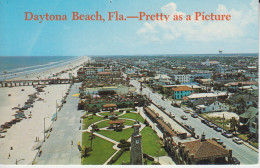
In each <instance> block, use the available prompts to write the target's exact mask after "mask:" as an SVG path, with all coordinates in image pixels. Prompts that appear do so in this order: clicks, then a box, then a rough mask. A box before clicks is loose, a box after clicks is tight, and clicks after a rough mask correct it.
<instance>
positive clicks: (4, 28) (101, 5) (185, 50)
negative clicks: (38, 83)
mask: <svg viewBox="0 0 260 168" xmlns="http://www.w3.org/2000/svg"><path fill="white" fill-rule="evenodd" d="M111 1H112V3H111V2H110V0H76V1H75V0H0V56H84V55H86V56H88V55H151V54H152V55H156V54H214V53H218V50H223V53H258V0H228V1H227V0H210V1H209V0H196V1H193V0H111ZM96 11H98V12H99V14H101V15H102V17H103V18H104V19H106V20H105V22H103V21H96V20H95V21H85V20H84V21H73V20H72V12H78V13H80V14H84V15H87V14H89V15H92V14H95V12H96ZM114 11H118V12H119V14H122V15H124V16H138V15H139V12H145V13H146V14H156V13H163V14H169V15H170V16H173V15H183V16H184V18H185V16H186V15H191V16H192V18H193V17H194V12H205V13H206V14H210V13H214V14H230V15H231V20H230V21H194V19H193V20H191V21H186V20H185V19H184V20H182V21H173V20H171V21H165V20H163V21H144V20H143V21H140V20H138V19H136V18H130V19H127V20H125V21H115V20H112V21H108V12H114ZM25 12H31V13H32V14H33V15H34V16H35V15H45V14H46V13H48V14H49V15H50V14H53V15H64V14H66V15H67V21H46V20H44V21H42V23H39V21H34V20H25Z"/></svg>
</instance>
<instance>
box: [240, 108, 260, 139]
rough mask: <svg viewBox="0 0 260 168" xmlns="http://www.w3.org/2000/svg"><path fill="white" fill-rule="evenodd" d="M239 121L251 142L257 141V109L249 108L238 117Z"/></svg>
mask: <svg viewBox="0 0 260 168" xmlns="http://www.w3.org/2000/svg"><path fill="white" fill-rule="evenodd" d="M239 121H240V122H241V123H244V125H245V126H246V127H247V128H248V130H249V132H250V137H251V139H253V140H252V141H258V109H257V108H255V107H249V108H248V109H247V110H246V112H244V113H243V114H240V115H239Z"/></svg>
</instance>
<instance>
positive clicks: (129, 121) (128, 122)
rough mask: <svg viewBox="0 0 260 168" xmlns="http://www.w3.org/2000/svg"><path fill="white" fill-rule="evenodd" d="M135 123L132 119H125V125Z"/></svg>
mask: <svg viewBox="0 0 260 168" xmlns="http://www.w3.org/2000/svg"><path fill="white" fill-rule="evenodd" d="M134 123H135V121H132V120H125V123H124V125H133V124H134Z"/></svg>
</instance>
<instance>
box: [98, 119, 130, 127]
mask: <svg viewBox="0 0 260 168" xmlns="http://www.w3.org/2000/svg"><path fill="white" fill-rule="evenodd" d="M109 121H111V120H105V121H102V122H100V123H98V124H97V126H98V128H105V127H109V126H110V124H108V122H109ZM134 123H135V121H132V120H125V123H124V125H133V124H134Z"/></svg>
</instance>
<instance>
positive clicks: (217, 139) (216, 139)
mask: <svg viewBox="0 0 260 168" xmlns="http://www.w3.org/2000/svg"><path fill="white" fill-rule="evenodd" d="M212 140H214V141H216V142H217V141H219V140H220V139H219V138H212Z"/></svg>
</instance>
